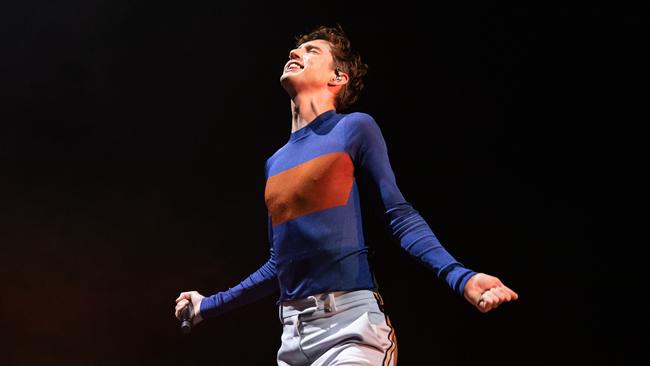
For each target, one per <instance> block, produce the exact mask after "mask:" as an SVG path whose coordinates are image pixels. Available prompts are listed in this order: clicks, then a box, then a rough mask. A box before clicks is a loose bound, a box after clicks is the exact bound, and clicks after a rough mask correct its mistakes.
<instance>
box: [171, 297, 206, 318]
mask: <svg viewBox="0 0 650 366" xmlns="http://www.w3.org/2000/svg"><path fill="white" fill-rule="evenodd" d="M204 297H205V296H203V295H201V294H200V293H198V292H196V291H187V292H181V294H180V295H178V298H177V299H176V309H175V315H176V318H177V319H178V320H181V311H182V310H183V308H184V307H185V306H186V305H187V304H189V303H192V311H193V312H194V314H192V325H197V324H199V323H200V322H201V321H202V320H203V318H202V317H201V301H203V298H204Z"/></svg>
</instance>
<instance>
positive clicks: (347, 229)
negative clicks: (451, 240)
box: [201, 110, 476, 317]
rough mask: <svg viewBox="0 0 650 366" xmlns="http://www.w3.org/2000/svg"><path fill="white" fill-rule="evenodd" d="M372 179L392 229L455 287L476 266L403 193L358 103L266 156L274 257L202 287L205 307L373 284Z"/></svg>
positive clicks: (210, 310) (214, 309) (220, 308)
mask: <svg viewBox="0 0 650 366" xmlns="http://www.w3.org/2000/svg"><path fill="white" fill-rule="evenodd" d="M361 175H363V176H364V178H366V179H362V181H363V182H368V183H367V184H372V185H374V187H372V188H373V191H375V192H378V194H379V196H380V197H378V198H379V199H380V200H381V203H382V205H383V209H384V212H385V214H386V215H387V219H388V222H389V226H390V230H391V233H392V234H393V236H394V237H395V238H396V239H397V240H398V241H399V243H400V245H401V247H402V248H403V249H404V250H406V251H407V252H408V253H409V254H410V255H412V256H413V257H415V258H417V259H418V260H419V261H420V262H422V263H423V264H424V265H425V266H427V267H428V268H430V269H431V270H433V271H434V272H435V273H436V274H437V276H438V277H439V278H441V279H443V280H445V281H446V282H447V283H448V284H449V286H450V287H451V288H452V289H453V290H454V291H455V292H456V293H458V294H462V293H463V289H464V287H465V283H466V282H467V280H468V279H469V278H470V277H471V276H472V275H473V274H475V273H476V272H473V271H471V270H469V269H467V268H465V267H464V266H463V265H461V264H460V263H459V262H457V261H456V260H455V259H454V258H453V257H452V256H451V255H450V254H449V253H448V252H447V250H445V248H444V247H443V246H442V245H441V244H440V242H439V241H438V239H437V238H436V236H435V235H434V234H433V232H432V231H431V229H430V228H429V225H428V224H427V223H426V222H425V221H424V219H423V218H422V216H421V215H420V214H419V213H418V212H417V211H416V210H415V209H413V207H412V206H411V205H410V204H409V203H408V202H407V201H406V200H405V199H404V197H403V196H402V193H401V192H400V190H399V188H398V187H397V184H396V181H395V175H394V174H393V170H392V168H391V166H390V163H389V159H388V153H387V149H386V144H385V142H384V138H383V137H382V134H381V131H380V129H379V126H378V125H377V123H376V122H375V121H374V119H373V118H372V117H371V116H369V115H367V114H364V113H351V114H338V113H336V112H335V111H334V110H330V111H327V112H325V113H322V114H321V115H319V116H318V117H317V118H316V119H314V120H313V121H312V122H310V123H309V124H307V125H306V126H305V127H303V128H301V129H299V130H297V131H295V132H293V133H292V134H291V136H290V138H289V141H288V142H287V143H286V144H285V145H284V146H283V147H282V148H280V149H279V150H278V151H277V152H276V153H275V154H273V156H271V157H270V158H269V159H268V160H267V163H266V179H267V180H266V189H265V194H264V195H265V200H266V206H267V208H268V213H269V241H270V246H271V249H270V258H269V260H268V261H267V262H266V263H265V264H264V265H263V266H262V267H261V268H260V269H258V270H257V271H256V272H255V273H253V274H252V275H250V276H249V277H248V278H246V279H245V280H244V281H242V282H241V283H239V284H238V285H237V286H235V287H233V288H230V289H228V290H227V291H223V292H219V293H217V294H215V295H212V296H209V297H206V298H204V299H203V301H202V303H201V314H202V316H203V317H211V316H215V315H218V314H221V313H223V312H226V311H228V310H231V309H233V308H236V307H239V306H242V305H244V304H247V303H250V302H252V301H255V300H257V299H259V298H261V297H264V296H267V295H270V294H272V293H274V292H276V291H278V290H279V292H280V297H279V301H284V300H291V299H299V298H305V297H307V296H310V295H314V294H318V293H322V292H330V291H347V290H360V289H373V286H374V284H373V277H372V274H371V271H370V267H369V264H368V247H367V246H366V243H365V241H364V237H363V228H362V218H361V206H360V201H359V190H360V189H361V190H363V189H364V188H365V187H363V186H362V187H359V186H358V185H357V184H358V182H359V179H358V178H359V177H361Z"/></svg>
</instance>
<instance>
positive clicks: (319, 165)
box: [264, 152, 354, 226]
mask: <svg viewBox="0 0 650 366" xmlns="http://www.w3.org/2000/svg"><path fill="white" fill-rule="evenodd" d="M353 180H354V165H353V164H352V159H350V155H348V153H346V152H335V153H330V154H325V155H321V156H319V157H316V158H314V159H311V160H308V161H306V162H304V163H302V164H300V165H297V166H295V167H293V168H290V169H287V170H285V171H282V172H280V173H278V174H276V175H273V176H271V177H269V179H268V180H267V181H266V189H265V192H264V197H265V200H266V206H267V208H268V210H269V213H270V214H271V222H272V224H273V226H276V225H279V224H282V223H283V222H286V221H289V220H292V219H295V218H297V217H300V216H304V215H307V214H310V213H314V212H318V211H322V210H326V209H328V208H332V207H336V206H343V205H345V204H346V203H347V202H348V197H349V196H350V192H351V191H352V182H353Z"/></svg>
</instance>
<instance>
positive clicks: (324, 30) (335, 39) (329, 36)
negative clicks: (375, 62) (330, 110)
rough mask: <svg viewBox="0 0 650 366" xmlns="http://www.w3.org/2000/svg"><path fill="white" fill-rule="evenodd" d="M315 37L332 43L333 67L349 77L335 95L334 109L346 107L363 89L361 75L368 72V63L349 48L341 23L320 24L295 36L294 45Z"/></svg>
mask: <svg viewBox="0 0 650 366" xmlns="http://www.w3.org/2000/svg"><path fill="white" fill-rule="evenodd" d="M316 39H322V40H325V41H328V42H329V43H331V44H332V50H331V52H332V56H333V57H334V67H335V68H336V70H337V71H339V70H340V71H343V72H345V73H346V74H348V76H349V77H350V80H349V81H348V83H347V84H345V86H344V87H343V89H341V91H340V92H339V93H338V94H337V95H336V99H335V106H336V109H347V108H348V107H350V106H351V105H352V104H354V102H356V101H357V99H358V98H359V93H360V92H361V90H362V89H363V76H364V75H365V74H366V73H367V72H368V65H366V64H364V63H363V62H362V61H361V56H360V55H359V54H358V53H356V52H353V51H352V49H351V48H350V40H349V39H348V37H347V35H346V34H345V32H344V31H343V28H342V27H341V25H339V24H337V25H336V26H335V27H327V26H320V27H318V28H316V29H314V30H313V31H311V32H309V33H307V34H303V35H300V36H298V37H296V47H299V46H300V45H301V44H303V43H305V42H309V41H313V40H316Z"/></svg>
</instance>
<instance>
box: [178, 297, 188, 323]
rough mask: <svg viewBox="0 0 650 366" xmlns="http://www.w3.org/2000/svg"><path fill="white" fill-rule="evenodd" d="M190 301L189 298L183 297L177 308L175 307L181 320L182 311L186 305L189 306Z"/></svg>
mask: <svg viewBox="0 0 650 366" xmlns="http://www.w3.org/2000/svg"><path fill="white" fill-rule="evenodd" d="M189 303H190V301H189V300H188V299H182V300H180V301H178V302H177V303H176V308H175V309H174V315H176V318H177V319H178V320H181V311H182V310H183V308H184V307H185V306H187V305H188V304H189Z"/></svg>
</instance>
